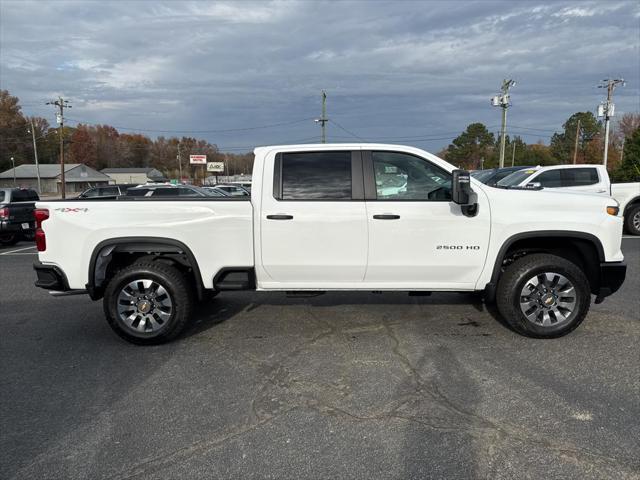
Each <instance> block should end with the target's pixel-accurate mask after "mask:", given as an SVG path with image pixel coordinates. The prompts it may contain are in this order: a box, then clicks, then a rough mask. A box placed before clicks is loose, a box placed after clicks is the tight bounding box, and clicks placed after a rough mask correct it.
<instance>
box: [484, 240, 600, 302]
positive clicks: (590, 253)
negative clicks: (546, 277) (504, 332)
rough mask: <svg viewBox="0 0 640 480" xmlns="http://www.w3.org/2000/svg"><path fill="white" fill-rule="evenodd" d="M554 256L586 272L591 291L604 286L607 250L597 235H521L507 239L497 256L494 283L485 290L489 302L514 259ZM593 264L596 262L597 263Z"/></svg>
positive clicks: (492, 278) (492, 281)
mask: <svg viewBox="0 0 640 480" xmlns="http://www.w3.org/2000/svg"><path fill="white" fill-rule="evenodd" d="M541 252H546V253H552V254H555V255H558V256H561V257H563V258H566V259H567V260H570V261H573V262H575V263H576V264H577V265H578V266H579V267H581V268H582V269H583V271H584V272H585V274H586V275H587V278H588V279H589V284H590V286H591V291H592V292H593V293H597V291H598V287H599V284H600V263H602V262H604V261H605V254H604V248H603V246H602V243H601V242H600V240H599V239H598V237H596V236H595V235H592V234H590V233H586V232H576V231H565V230H538V231H531V232H521V233H517V234H515V235H512V236H511V237H509V238H507V240H505V242H504V243H503V244H502V246H501V247H500V250H499V251H498V255H497V256H496V259H495V262H494V265H493V270H492V273H491V281H490V282H489V283H488V284H487V285H486V287H485V298H486V299H487V300H488V301H494V300H495V295H496V286H497V284H498V279H499V278H500V275H501V274H502V271H503V268H504V267H506V266H508V265H509V262H510V261H512V260H513V258H519V257H520V256H523V255H527V254H529V253H541ZM592 260H596V261H595V262H594V261H592Z"/></svg>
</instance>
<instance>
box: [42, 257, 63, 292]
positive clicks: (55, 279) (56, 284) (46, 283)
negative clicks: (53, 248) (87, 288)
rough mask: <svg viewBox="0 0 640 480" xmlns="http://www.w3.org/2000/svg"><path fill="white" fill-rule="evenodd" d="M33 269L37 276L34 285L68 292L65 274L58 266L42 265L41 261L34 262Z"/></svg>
mask: <svg viewBox="0 0 640 480" xmlns="http://www.w3.org/2000/svg"><path fill="white" fill-rule="evenodd" d="M33 269H34V270H35V271H36V275H37V276H38V279H37V280H36V282H35V285H36V287H40V288H44V289H45V290H55V291H57V292H68V291H69V290H70V288H69V282H68V281H67V276H66V275H65V274H64V272H63V271H62V270H61V269H60V268H59V267H57V266H55V265H44V264H43V263H42V262H34V264H33Z"/></svg>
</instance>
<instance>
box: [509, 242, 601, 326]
mask: <svg viewBox="0 0 640 480" xmlns="http://www.w3.org/2000/svg"><path fill="white" fill-rule="evenodd" d="M545 274H549V276H546V275H545ZM562 277H564V279H565V280H568V282H570V284H571V285H572V286H573V289H572V290H567V289H565V290H566V291H567V293H561V292H560V291H558V290H556V289H554V288H553V282H554V281H556V279H557V278H562ZM541 279H542V280H541ZM531 280H533V281H531ZM537 282H538V283H537ZM534 284H537V287H536V289H535V290H533V291H532V292H531V295H525V296H523V295H522V292H523V291H526V292H529V291H530V289H531V287H532V286H534ZM525 287H526V290H524V289H525ZM556 288H558V289H559V290H561V289H562V286H561V285H560V286H558V285H556ZM547 291H548V293H547ZM556 294H557V297H556ZM563 295H565V296H563ZM532 299H535V301H531V302H528V301H529V300H532ZM545 301H551V302H554V305H553V306H552V307H551V308H553V307H554V306H555V308H556V312H557V311H558V309H560V314H557V313H549V309H548V308H549V307H547V305H546V304H545V303H544V302H545ZM572 301H573V302H574V307H573V308H571V309H570V310H569V309H565V308H564V306H561V305H570V304H571V303H570V302H572ZM521 302H523V303H521ZM558 302H566V303H558ZM496 303H497V306H498V311H499V312H500V314H501V315H502V317H503V318H504V320H505V321H506V322H507V323H508V324H509V325H510V326H511V327H512V328H513V329H514V330H515V331H516V332H518V333H520V334H521V335H525V336H527V337H533V338H556V337H561V336H563V335H566V334H567V333H569V332H571V331H573V330H575V329H576V328H577V327H578V325H580V323H582V321H583V320H584V318H585V316H586V315H587V312H588V311H589V306H590V304H591V289H590V286H589V281H588V279H587V277H586V275H585V274H584V272H583V271H582V270H581V269H580V268H579V267H578V266H577V265H575V264H574V263H572V262H570V261H568V260H566V259H565V258H562V257H558V256H556V255H551V254H546V253H536V254H531V255H526V256H524V257H521V258H519V259H518V260H516V261H514V262H513V263H512V264H511V265H509V266H508V267H507V268H506V270H505V272H504V273H503V274H502V276H501V277H500V279H499V281H498V287H497V292H496ZM532 304H533V305H532ZM521 305H523V306H522V307H521ZM523 309H525V310H526V312H527V313H528V314H529V315H530V317H529V318H528V317H527V315H526V314H525V311H523ZM537 309H540V310H539V312H538V310H537ZM545 311H546V312H547V315H546V317H544V314H545ZM536 315H539V316H540V320H538V319H537V318H533V319H532V318H531V317H535V316H536ZM543 318H544V323H546V324H543ZM554 319H555V322H554V321H553V320H554Z"/></svg>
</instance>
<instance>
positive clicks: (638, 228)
mask: <svg viewBox="0 0 640 480" xmlns="http://www.w3.org/2000/svg"><path fill="white" fill-rule="evenodd" d="M624 225H625V227H627V232H629V233H630V234H631V235H640V205H634V206H633V207H631V208H629V210H628V211H627V214H626V215H625V216H624Z"/></svg>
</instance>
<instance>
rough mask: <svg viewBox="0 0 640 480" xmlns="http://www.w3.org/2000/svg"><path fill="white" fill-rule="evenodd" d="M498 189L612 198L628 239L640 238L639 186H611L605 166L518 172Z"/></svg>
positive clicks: (576, 166)
mask: <svg viewBox="0 0 640 480" xmlns="http://www.w3.org/2000/svg"><path fill="white" fill-rule="evenodd" d="M498 186H520V187H527V186H528V187H543V188H562V189H566V190H569V191H574V192H587V193H597V194H600V195H606V196H611V197H613V198H614V199H615V200H616V201H617V202H618V204H619V207H620V213H619V215H620V216H621V217H622V218H624V224H625V227H626V229H627V232H629V233H630V234H631V235H640V182H635V183H611V181H610V180H609V174H608V173H607V169H606V167H605V166H604V165H552V166H549V167H533V168H526V169H522V170H519V171H517V172H514V173H512V174H511V175H509V176H507V177H505V178H503V179H502V180H500V181H499V182H498Z"/></svg>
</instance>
